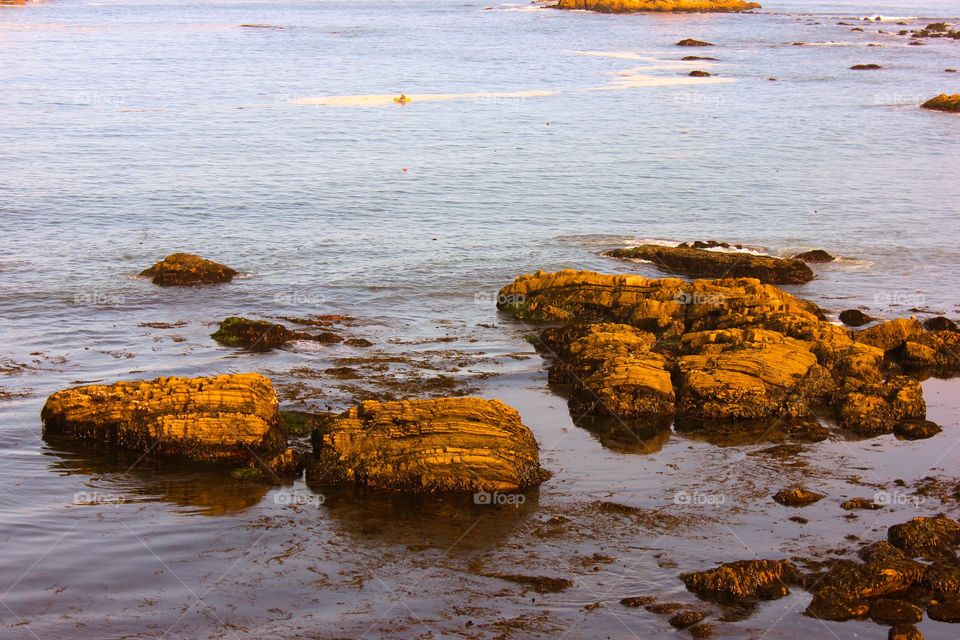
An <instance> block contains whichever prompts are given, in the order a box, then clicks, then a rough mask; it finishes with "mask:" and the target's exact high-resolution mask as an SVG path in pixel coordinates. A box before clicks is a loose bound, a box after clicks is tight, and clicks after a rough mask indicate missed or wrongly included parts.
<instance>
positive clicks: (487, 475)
mask: <svg viewBox="0 0 960 640" xmlns="http://www.w3.org/2000/svg"><path fill="white" fill-rule="evenodd" d="M545 478H546V472H545V471H543V470H542V469H541V468H540V461H539V451H538V448H537V442H536V440H535V439H534V437H533V434H532V433H531V432H530V430H529V429H528V428H527V427H526V426H524V425H523V424H522V423H521V422H520V415H519V414H518V413H517V412H516V410H514V409H513V408H511V407H508V406H507V405H505V404H503V403H502V402H499V401H497V400H483V399H480V398H440V399H435V400H408V401H401V402H386V403H380V402H376V401H367V402H363V403H361V404H360V405H358V406H357V407H354V408H352V409H350V410H349V411H346V412H345V413H343V414H341V415H339V416H338V417H336V418H335V419H333V421H332V422H331V424H330V425H329V427H327V428H326V429H325V430H324V431H323V432H319V431H318V432H315V437H314V456H313V460H312V461H311V462H310V464H309V465H308V468H307V479H308V480H309V481H310V482H314V483H327V484H354V485H362V486H367V487H374V488H380V489H390V490H403V491H413V492H421V491H422V492H436V491H486V492H490V491H516V490H518V489H522V488H524V487H529V486H532V485H536V484H539V483H540V482H542V481H543V480H544V479H545ZM488 497H489V496H488Z"/></svg>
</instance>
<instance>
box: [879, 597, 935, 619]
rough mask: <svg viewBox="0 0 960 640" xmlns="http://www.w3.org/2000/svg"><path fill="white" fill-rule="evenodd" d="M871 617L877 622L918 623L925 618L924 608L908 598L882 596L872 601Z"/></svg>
mask: <svg viewBox="0 0 960 640" xmlns="http://www.w3.org/2000/svg"><path fill="white" fill-rule="evenodd" d="M870 618H871V619H872V620H873V621H874V622H876V623H877V624H887V625H896V624H916V623H918V622H920V621H921V620H923V609H921V608H920V607H918V606H917V605H915V604H911V603H909V602H907V601H906V600H894V599H892V598H880V599H878V600H874V601H873V602H871V603H870Z"/></svg>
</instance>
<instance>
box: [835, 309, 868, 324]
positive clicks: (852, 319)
mask: <svg viewBox="0 0 960 640" xmlns="http://www.w3.org/2000/svg"><path fill="white" fill-rule="evenodd" d="M840 322H842V323H843V324H845V325H847V326H848V327H862V326H863V325H865V324H869V323H871V322H873V318H871V317H870V316H868V315H867V314H865V313H864V312H863V311H860V310H859V309H846V310H845V311H841V312H840Z"/></svg>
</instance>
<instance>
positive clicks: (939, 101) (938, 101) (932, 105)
mask: <svg viewBox="0 0 960 640" xmlns="http://www.w3.org/2000/svg"><path fill="white" fill-rule="evenodd" d="M921 106H922V107H923V108H924V109H930V110H932V111H948V112H951V113H960V93H955V94H953V95H947V94H946V93H941V94H940V95H938V96H936V97H935V98H930V99H929V100H927V101H926V102H924V103H923V105H921Z"/></svg>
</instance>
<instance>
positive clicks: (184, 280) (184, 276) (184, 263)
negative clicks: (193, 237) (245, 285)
mask: <svg viewBox="0 0 960 640" xmlns="http://www.w3.org/2000/svg"><path fill="white" fill-rule="evenodd" d="M140 275H141V276H144V277H148V278H151V280H152V281H153V283H154V284H157V285H160V286H162V287H184V286H192V285H197V284H217V283H221V282H230V281H231V280H233V277H234V276H235V275H237V272H236V271H235V270H234V269H231V268H230V267H228V266H226V265H223V264H220V263H219V262H214V261H212V260H207V259H205V258H201V257H200V256H197V255H193V254H192V253H173V254H170V255H169V256H167V257H166V258H164V259H163V260H161V261H160V262H158V263H156V264H155V265H153V266H152V267H150V268H148V269H144V270H143V271H141V272H140Z"/></svg>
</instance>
